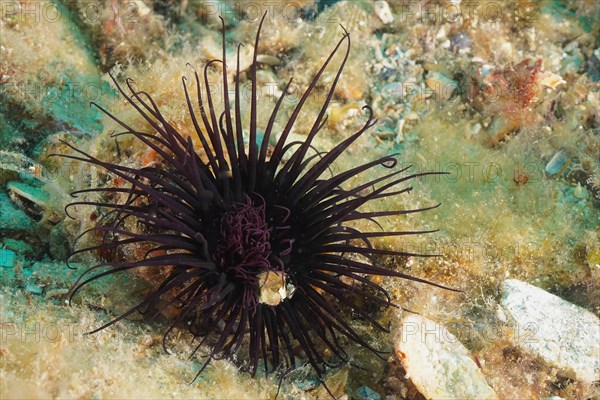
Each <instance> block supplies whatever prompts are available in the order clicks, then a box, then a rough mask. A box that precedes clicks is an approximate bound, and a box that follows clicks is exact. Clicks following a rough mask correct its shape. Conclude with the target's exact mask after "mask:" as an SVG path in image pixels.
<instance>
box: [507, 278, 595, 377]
mask: <svg viewBox="0 0 600 400" xmlns="http://www.w3.org/2000/svg"><path fill="white" fill-rule="evenodd" d="M501 305H502V307H504V309H505V310H506V312H507V313H508V314H509V315H510V317H512V319H513V320H514V321H515V323H516V328H515V333H516V335H515V337H514V338H515V344H516V345H517V346H518V347H520V348H521V349H523V350H525V351H528V352H530V353H533V354H535V355H537V356H539V357H540V358H542V359H543V360H545V361H546V363H548V364H549V365H551V366H554V367H555V368H558V369H560V370H561V371H563V372H564V373H565V374H566V375H568V376H569V377H571V378H574V379H577V380H580V381H582V382H584V383H586V384H591V383H592V382H594V381H597V380H598V377H599V376H600V319H598V317H596V316H595V315H594V314H592V313H591V312H589V311H587V310H586V309H584V308H582V307H579V306H576V305H575V304H572V303H569V302H567V301H565V300H563V299H561V298H560V297H558V296H555V295H553V294H551V293H548V292H546V291H544V290H542V289H540V288H538V287H536V286H533V285H530V284H528V283H525V282H522V281H519V280H516V279H508V280H506V281H504V282H503V284H502V299H501Z"/></svg>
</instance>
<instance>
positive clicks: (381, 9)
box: [373, 0, 394, 24]
mask: <svg viewBox="0 0 600 400" xmlns="http://www.w3.org/2000/svg"><path fill="white" fill-rule="evenodd" d="M373 8H374V9H375V14H376V15H377V17H379V19H380V20H381V22H383V23H384V24H389V23H391V22H394V15H393V14H392V10H390V5H389V4H388V3H387V1H383V0H381V1H376V2H375V3H374V4H373Z"/></svg>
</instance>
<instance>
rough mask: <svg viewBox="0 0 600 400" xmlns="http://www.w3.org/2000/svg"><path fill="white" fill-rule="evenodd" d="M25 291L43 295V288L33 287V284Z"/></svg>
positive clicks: (28, 285)
mask: <svg viewBox="0 0 600 400" xmlns="http://www.w3.org/2000/svg"><path fill="white" fill-rule="evenodd" d="M25 290H26V291H28V292H29V293H33V294H42V288H41V287H39V286H38V285H33V284H31V283H28V284H27V285H25Z"/></svg>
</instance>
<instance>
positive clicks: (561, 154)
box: [546, 149, 568, 175]
mask: <svg viewBox="0 0 600 400" xmlns="http://www.w3.org/2000/svg"><path fill="white" fill-rule="evenodd" d="M567 161H568V157H567V152H566V151H565V150H564V149H560V150H559V151H557V152H556V153H555V154H554V156H553V157H552V158H551V159H550V161H548V164H546V172H547V173H549V174H550V175H556V174H558V173H559V172H561V170H562V169H563V167H564V166H565V163H566V162H567Z"/></svg>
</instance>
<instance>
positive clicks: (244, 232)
mask: <svg viewBox="0 0 600 400" xmlns="http://www.w3.org/2000/svg"><path fill="white" fill-rule="evenodd" d="M263 21H264V16H263V19H262V20H261V22H260V25H259V27H258V31H257V34H256V43H255V46H254V56H253V62H252V68H251V69H250V73H249V74H250V80H251V82H252V83H251V97H250V121H249V131H248V132H247V136H248V138H249V140H248V144H247V145H246V144H245V143H244V132H243V130H242V119H241V109H240V107H241V100H240V79H239V76H240V70H239V47H238V59H237V68H236V71H235V87H234V90H233V92H234V98H233V99H230V97H229V88H228V84H227V77H228V68H227V59H226V52H225V25H224V23H223V56H222V57H223V58H222V59H221V60H212V61H210V62H208V63H207V65H206V67H205V68H204V77H203V78H204V79H203V85H202V84H201V81H202V79H201V78H200V76H199V75H198V73H195V90H196V92H197V99H194V100H192V97H191V96H190V91H189V90H188V82H187V81H186V79H185V78H182V84H183V93H184V95H185V101H186V103H187V107H188V110H189V116H190V118H191V121H192V124H193V126H194V128H195V129H194V130H195V132H193V134H194V135H196V139H197V140H198V143H199V147H200V148H199V149H197V148H196V147H195V145H194V143H193V141H192V138H191V137H190V136H189V135H188V136H186V135H184V134H182V133H181V132H178V131H177V130H176V129H175V128H174V127H173V126H172V125H171V124H170V123H169V122H168V121H167V120H166V119H165V118H164V117H163V115H162V114H161V112H160V110H159V108H158V107H157V104H156V103H155V102H154V101H153V99H152V98H151V97H150V95H149V94H148V93H146V92H144V91H138V90H136V89H135V88H134V87H133V84H132V81H131V80H130V79H128V80H126V83H125V85H124V86H122V85H121V84H119V83H118V82H117V80H116V79H115V78H114V77H113V76H112V75H111V78H112V79H113V81H114V83H115V85H116V87H117V88H118V90H119V92H120V93H121V95H122V96H123V97H124V98H125V99H126V100H127V101H128V102H129V104H130V105H131V106H132V107H134V108H135V110H137V112H138V113H139V114H140V115H141V116H143V118H144V119H145V120H146V121H147V122H148V124H150V126H151V127H152V130H153V131H152V132H151V133H147V132H142V131H139V130H137V129H136V128H135V127H132V126H129V125H128V124H127V123H125V122H124V121H122V120H120V119H119V118H117V117H116V116H115V115H113V114H111V113H110V112H109V111H107V110H106V109H104V108H103V107H102V106H99V105H97V104H95V105H96V106H97V107H98V108H100V109H101V110H102V111H103V112H104V113H106V115H107V116H109V117H110V118H112V119H113V120H114V121H116V122H117V123H118V124H119V125H120V126H122V127H123V129H124V131H123V132H120V133H117V134H115V135H131V136H133V137H135V139H137V140H139V141H141V142H143V143H144V145H146V146H148V147H149V148H151V149H152V150H153V151H155V152H156V154H157V156H158V158H159V160H160V162H159V164H158V165H154V166H146V167H141V168H133V167H128V166H124V165H119V164H114V163H110V162H105V161H102V160H100V159H98V158H96V157H94V156H92V155H91V154H88V153H86V152H84V151H81V150H79V149H77V148H76V147H74V146H71V145H69V146H70V147H71V148H72V150H73V151H74V153H72V154H70V155H63V157H66V158H70V159H73V160H78V161H81V162H84V163H89V164H91V165H93V166H95V167H99V168H101V169H104V170H105V171H106V172H107V173H108V174H109V175H110V176H113V177H116V178H120V180H121V181H124V182H126V184H125V185H123V186H121V187H95V188H90V189H84V190H79V191H77V192H74V193H73V195H74V196H77V195H81V194H85V193H93V194H95V195H99V197H98V198H100V199H105V200H97V199H96V200H95V201H76V202H74V203H71V204H70V205H69V206H67V207H71V206H75V205H88V206H93V207H96V208H97V209H98V210H101V212H102V216H101V217H100V218H99V219H98V220H97V222H96V224H95V226H94V227H93V228H91V229H89V230H87V231H85V232H84V233H83V234H82V235H81V236H83V235H87V234H95V235H98V234H99V235H100V237H102V238H103V239H102V241H101V243H100V244H96V245H94V246H89V247H85V248H82V249H79V250H76V251H75V252H74V253H73V255H75V254H80V253H86V252H98V251H100V252H103V253H104V254H106V253H110V252H112V254H121V256H115V257H112V258H111V259H109V260H106V261H103V262H101V263H99V264H97V265H94V266H93V267H91V268H90V269H88V270H87V271H86V272H84V273H83V275H82V276H81V277H80V278H79V280H78V281H77V282H76V283H75V285H74V286H73V288H72V290H71V296H72V295H73V294H74V293H75V292H77V291H78V290H79V289H80V288H81V287H82V286H84V285H87V284H88V283H90V282H92V281H94V280H96V279H99V278H102V277H104V276H107V275H111V274H115V273H118V272H123V271H129V270H134V269H137V268H142V267H144V268H146V269H149V270H153V271H157V272H160V274H157V276H162V281H161V282H160V284H158V285H157V287H156V289H155V290H154V291H152V292H151V293H150V294H148V295H147V297H145V298H144V300H143V301H142V302H140V303H139V304H136V305H135V306H134V307H132V308H130V309H129V310H128V311H127V312H125V313H124V314H122V315H120V316H119V317H117V318H115V319H113V320H112V321H110V322H109V323H107V324H105V325H103V326H101V327H99V328H98V329H96V330H95V331H94V332H97V331H99V330H101V329H104V328H106V327H108V326H110V325H112V324H114V323H116V322H118V321H120V320H122V319H123V318H126V317H127V316H129V315H131V314H132V313H134V312H136V311H141V312H148V311H149V310H151V311H152V312H153V313H155V315H159V314H160V312H161V311H163V310H165V309H166V308H167V307H177V308H178V309H179V311H180V312H179V314H178V316H177V317H176V318H174V320H172V321H171V324H170V327H169V328H168V329H167V331H166V332H165V333H164V340H163V346H166V345H165V343H166V340H167V338H168V336H169V334H170V333H171V332H172V330H173V329H174V328H175V327H177V326H187V327H189V329H190V331H191V332H192V333H193V335H194V336H195V338H197V339H198V340H197V347H196V350H195V351H194V353H196V351H197V350H198V349H200V348H201V347H203V346H206V348H208V349H209V350H208V354H207V356H206V359H205V361H204V364H203V366H202V368H201V369H200V371H199V372H198V374H200V373H201V372H202V371H203V370H204V368H205V367H206V366H207V365H208V364H209V363H210V361H211V360H214V359H219V358H233V356H234V355H235V354H236V353H237V352H243V354H244V355H245V356H246V358H245V362H244V363H243V364H242V365H241V367H242V368H244V369H245V370H247V371H248V372H250V373H251V374H252V375H254V374H255V373H256V372H257V369H258V365H259V361H261V360H262V361H263V363H262V366H261V369H264V371H265V373H267V374H268V373H270V372H273V371H275V370H276V369H278V368H279V367H281V366H285V367H287V368H293V367H295V366H296V363H297V361H298V357H299V356H298V352H297V350H295V348H298V346H299V348H301V349H302V351H303V355H302V358H303V359H304V360H306V361H307V362H308V363H309V364H310V365H311V366H312V368H314V370H315V371H316V373H317V375H318V376H319V377H321V376H322V374H323V373H324V372H325V370H326V368H327V367H328V366H331V365H333V364H334V363H342V362H345V361H347V360H348V354H347V353H346V351H345V350H344V346H342V343H341V341H340V339H341V338H342V337H345V338H347V339H348V340H350V341H352V342H355V343H357V344H358V345H360V346H363V347H365V348H367V349H369V350H371V351H373V352H374V353H375V354H378V355H381V352H380V351H379V350H378V349H376V348H374V347H373V346H372V345H371V344H370V343H369V341H368V340H367V339H365V338H364V337H362V336H361V335H360V334H359V333H358V332H357V331H356V330H355V329H354V328H353V327H352V325H351V324H350V323H348V321H347V320H346V318H345V315H347V311H351V312H353V313H354V314H355V315H358V316H361V317H362V318H364V319H365V320H367V321H368V322H369V323H370V324H372V325H373V326H375V327H376V328H378V329H380V330H383V331H385V330H386V328H385V327H384V326H382V325H381V324H380V323H379V322H378V321H377V320H376V319H375V318H374V317H373V316H371V315H370V313H369V312H368V310H367V309H366V308H365V306H364V304H363V302H362V301H359V300H357V299H359V298H363V299H369V300H370V301H371V302H375V303H377V304H379V305H382V306H385V307H388V306H390V305H392V303H391V300H390V296H389V294H388V293H387V291H386V290H385V289H384V288H383V287H382V286H380V285H379V284H377V283H375V282H374V281H373V280H372V279H371V277H372V276H374V275H382V276H389V277H398V278H404V279H409V280H412V281H417V282H423V283H427V284H431V285H435V286H439V287H442V286H440V285H436V284H434V283H431V282H428V281H426V280H423V279H420V278H417V277H414V276H410V275H407V274H404V273H402V272H398V271H394V270H391V269H388V268H385V267H383V266H381V265H380V263H379V262H378V258H379V257H380V256H382V255H391V256H416V255H418V254H411V253H407V252H403V251H395V250H385V249H380V248H376V247H374V246H373V245H372V244H371V239H372V238H377V237H385V236H403V235H414V234H422V233H429V232H433V231H401V232H390V231H369V232H362V231H360V230H357V229H356V228H353V227H352V226H351V225H352V223H353V222H354V221H358V220H371V221H376V220H377V219H378V218H380V217H390V216H397V215H403V214H409V213H417V212H422V211H426V210H430V209H432V208H435V207H437V206H432V207H426V208H420V209H412V210H387V211H373V212H367V211H361V209H363V210H364V208H363V206H364V205H365V204H367V203H369V202H371V201H373V200H377V199H387V198H391V197H393V196H398V195H400V194H403V193H408V192H410V190H411V189H412V188H411V187H405V188H402V189H398V185H400V184H403V183H406V182H409V181H410V180H412V179H414V178H416V177H419V176H424V175H431V174H435V172H428V173H418V174H409V173H408V172H407V170H408V168H404V169H397V168H395V166H396V156H395V155H389V156H385V157H381V158H378V159H376V160H373V161H370V162H367V163H365V164H362V165H357V166H354V167H352V168H351V169H349V170H347V171H342V172H339V173H336V174H333V173H331V174H330V173H328V170H329V166H330V165H331V164H332V163H333V162H334V161H336V160H337V159H338V158H339V157H340V156H342V154H344V152H345V150H346V149H348V147H349V146H350V145H352V143H354V142H355V141H356V140H357V139H358V138H359V137H360V136H361V135H363V134H364V133H365V132H367V130H368V129H369V128H371V127H372V126H373V125H374V124H375V122H376V121H375V119H374V118H373V115H372V110H371V109H370V108H369V107H364V110H365V111H366V113H367V114H368V118H367V121H366V122H365V123H364V125H363V126H362V128H360V129H359V130H358V131H357V132H355V133H353V134H352V135H351V136H349V137H348V138H347V139H345V140H343V141H342V142H340V143H338V144H337V145H335V146H334V147H333V148H332V149H331V150H330V151H328V152H326V153H318V154H316V155H315V154H312V153H311V149H312V142H313V140H314V139H315V137H316V136H317V135H318V134H319V132H320V131H321V129H322V128H323V126H324V125H325V122H326V119H327V117H326V110H327V108H328V106H329V103H330V101H331V99H332V97H333V94H334V90H335V87H336V84H337V82H338V80H339V78H340V75H341V74H342V70H343V68H344V65H345V64H346V60H347V59H348V54H349V51H350V35H349V34H348V32H346V31H345V30H344V31H343V35H342V37H341V39H340V40H339V41H338V42H337V45H336V46H335V48H334V49H333V50H332V52H331V53H330V55H329V57H328V58H327V59H326V61H325V63H324V64H323V66H322V67H321V68H320V69H319V70H318V72H317V73H316V75H315V76H314V78H313V79H312V81H311V82H310V84H309V86H308V88H307V89H306V91H305V92H304V94H303V95H302V97H301V98H300V99H299V101H298V103H297V105H296V106H295V108H294V109H293V111H292V112H291V115H290V117H289V120H287V122H286V124H285V126H284V128H283V130H282V131H281V132H280V134H279V137H278V139H277V140H273V143H274V145H270V144H269V143H270V142H271V141H272V138H274V137H275V132H274V121H275V119H276V117H277V114H278V110H279V108H280V106H281V104H282V101H283V99H284V97H285V96H286V92H287V90H288V88H289V87H290V84H291V82H292V81H291V80H290V81H289V82H288V83H287V85H286V86H285V88H284V89H283V90H282V94H281V96H280V97H279V99H278V101H277V103H276V104H275V106H274V109H273V111H272V113H271V115H270V119H269V121H268V124H267V126H266V127H265V128H264V130H263V131H264V134H263V136H262V139H260V140H257V139H258V134H257V132H258V127H257V79H256V71H257V54H256V49H258V41H259V38H260V31H261V27H262V24H263ZM342 29H343V28H342ZM338 52H342V53H343V60H342V62H341V65H339V67H338V68H337V72H336V74H335V78H334V80H333V83H332V84H331V86H330V87H329V88H328V91H327V95H326V97H325V100H324V102H323V104H322V106H321V109H320V112H319V114H318V115H317V116H316V118H315V119H314V122H313V124H312V127H311V128H310V131H309V133H308V135H307V136H306V139H305V140H304V141H303V142H295V143H291V144H289V143H287V142H288V138H289V137H290V132H291V131H292V128H293V126H294V124H295V123H296V121H297V117H298V114H299V113H300V111H301V110H302V108H303V106H304V104H305V103H306V101H307V99H308V97H309V96H310V95H311V93H312V92H313V91H314V90H315V87H316V85H317V83H318V82H319V80H320V78H321V76H322V74H323V72H324V71H325V69H326V68H327V67H328V66H329V65H330V63H331V60H332V58H333V57H334V55H335V54H337V53H338ZM215 63H219V64H221V67H222V74H223V75H222V80H223V82H222V84H223V101H224V104H223V108H224V111H223V112H222V114H221V115H220V116H219V117H217V115H216V112H215V109H216V107H215V104H214V103H213V99H212V98H211V96H210V90H209V87H208V78H207V71H208V69H209V68H210V65H212V64H215ZM203 86H204V89H206V90H205V91H204V92H205V93H207V95H206V98H203V96H202V92H203V90H202V89H203ZM231 104H232V106H231ZM380 168H383V171H384V173H381V172H380V173H379V175H378V177H377V178H375V179H371V180H369V181H367V182H365V183H363V184H360V185H359V186H355V187H350V188H344V186H347V183H348V181H349V180H350V179H351V178H353V177H355V176H357V175H364V174H365V173H367V172H370V171H371V170H375V169H380ZM111 198H113V199H114V198H120V199H121V200H119V201H117V200H115V201H112V202H111V201H110V199H111ZM132 221H133V223H131V222H132ZM132 227H133V228H132ZM81 236H80V237H81ZM131 245H140V246H144V247H143V248H145V249H148V251H147V252H146V254H145V256H144V257H141V259H132V257H131V256H129V257H128V256H127V255H124V254H126V253H127V252H126V251H125V250H126V248H127V246H131ZM118 250H119V251H118ZM165 348H166V347H165ZM325 353H329V356H327V357H326V356H325V355H324V354H325Z"/></svg>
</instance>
